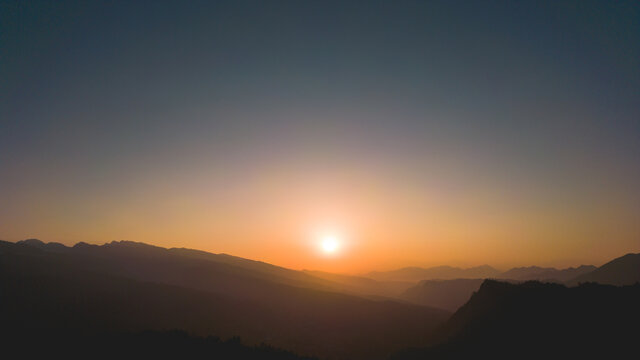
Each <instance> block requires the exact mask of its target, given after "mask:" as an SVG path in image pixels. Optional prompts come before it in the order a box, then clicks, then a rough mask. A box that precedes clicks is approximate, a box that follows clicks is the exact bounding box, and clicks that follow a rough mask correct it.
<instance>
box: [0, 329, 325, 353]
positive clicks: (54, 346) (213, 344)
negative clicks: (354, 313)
mask: <svg viewBox="0 0 640 360" xmlns="http://www.w3.org/2000/svg"><path fill="white" fill-rule="evenodd" d="M3 340H4V341H5V343H6V345H5V346H3V352H5V353H7V351H11V352H14V353H15V354H20V357H19V358H22V359H35V358H50V357H51V356H52V355H59V356H64V358H65V359H185V360H191V359H194V360H195V359H256V360H316V358H312V357H302V356H298V355H296V354H294V353H291V352H288V351H285V350H281V349H277V348H274V347H271V346H268V345H264V344H261V345H256V346H248V345H245V344H243V343H242V341H241V339H240V338H237V337H235V338H231V339H227V340H221V339H220V338H217V337H213V336H208V337H198V336H193V335H189V334H187V333H186V332H183V331H144V332H137V333H128V332H88V333H87V332H53V333H52V332H42V331H30V332H27V333H22V332H14V333H10V334H5V335H4V337H3Z"/></svg>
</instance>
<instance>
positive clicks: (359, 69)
mask: <svg viewBox="0 0 640 360" xmlns="http://www.w3.org/2000/svg"><path fill="white" fill-rule="evenodd" d="M639 185H640V2H638V1H615V2H611V1H601V2H592V1H572V2H555V1H553V2H543V1H505V2H503V1H473V2H465V1H442V2H440V1H435V2H432V1H365V2H355V1H351V2H343V1H339V2H327V1H291V2H280V1H256V2H253V1H249V2H247V1H232V2H212V1H189V2H188V4H185V2H183V1H175V2H164V1H139V2H130V1H122V2H120V1H106V2H90V1H78V2H67V1H55V2H54V1H44V2H37V1H16V2H7V1H0V238H1V239H5V240H10V241H16V240H20V239H24V238H29V237H37V238H40V239H42V240H44V241H57V242H62V243H65V244H74V243H76V242H78V241H85V242H89V243H104V242H109V241H112V240H121V239H126V240H133V241H142V242H147V243H152V244H157V245H161V246H177V247H191V248H198V249H203V250H207V251H212V252H225V253H229V254H233V255H238V256H242V257H248V258H253V259H259V260H264V261H267V262H271V263H275V264H278V265H283V266H287V267H292V268H307V269H319V270H330V271H343V272H354V273H357V272H364V271H368V270H373V269H379V270H382V269H390V268H395V267H401V266H408V265H419V266H430V265H441V264H450V265H461V266H470V265H479V264H485V263H488V264H490V265H493V266H496V267H508V266H514V265H533V264H536V265H554V266H569V265H577V264H580V263H593V264H595V265H600V264H602V263H603V262H605V261H607V260H609V259H611V258H613V257H617V256H620V255H623V254H625V253H627V252H638V251H640V186H639ZM322 233H334V234H337V235H339V236H341V237H342V238H343V240H344V243H343V247H342V251H341V252H340V253H339V254H338V255H336V256H333V257H327V256H324V255H322V254H321V253H320V252H319V251H318V250H317V244H316V241H317V239H316V236H317V235H318V234H322Z"/></svg>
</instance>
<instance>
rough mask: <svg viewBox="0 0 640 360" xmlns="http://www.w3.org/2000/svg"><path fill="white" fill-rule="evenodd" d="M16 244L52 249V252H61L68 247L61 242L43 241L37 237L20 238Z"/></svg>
mask: <svg viewBox="0 0 640 360" xmlns="http://www.w3.org/2000/svg"><path fill="white" fill-rule="evenodd" d="M16 244H19V245H26V246H30V247H34V248H37V249H40V250H46V251H53V252H61V251H65V250H68V249H69V248H68V247H66V246H65V245H63V244H60V243H57V242H50V243H45V242H44V241H42V240H39V239H26V240H21V241H18V242H16Z"/></svg>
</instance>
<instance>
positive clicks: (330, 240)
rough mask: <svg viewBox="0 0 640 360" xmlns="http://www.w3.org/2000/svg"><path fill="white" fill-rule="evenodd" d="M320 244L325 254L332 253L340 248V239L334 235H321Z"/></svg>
mask: <svg viewBox="0 0 640 360" xmlns="http://www.w3.org/2000/svg"><path fill="white" fill-rule="evenodd" d="M320 246H321V248H322V251H323V252H324V253H325V254H334V253H336V252H337V251H338V250H339V249H340V239H339V238H338V237H337V236H334V235H326V236H323V237H322V240H321V242H320Z"/></svg>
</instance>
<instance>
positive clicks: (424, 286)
mask: <svg viewBox="0 0 640 360" xmlns="http://www.w3.org/2000/svg"><path fill="white" fill-rule="evenodd" d="M483 281H484V279H454V280H424V281H421V282H420V283H418V285H416V286H413V287H411V288H409V289H407V290H406V291H405V292H404V293H402V295H401V296H400V298H401V299H404V300H407V301H409V302H412V303H415V304H421V305H426V306H433V307H437V308H441V309H446V310H450V311H455V310H457V309H458V308H459V307H460V306H462V305H463V304H464V303H466V302H467V301H468V300H469V298H470V297H471V294H473V292H474V291H477V290H478V289H479V288H480V285H481V284H482V282H483Z"/></svg>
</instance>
